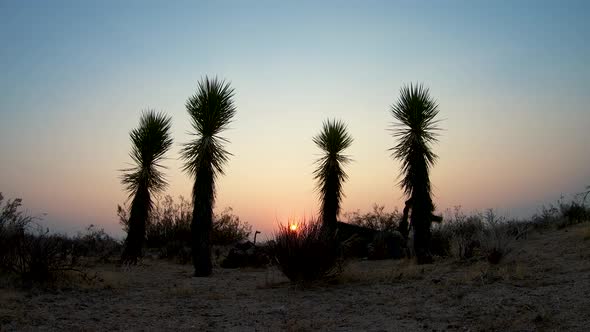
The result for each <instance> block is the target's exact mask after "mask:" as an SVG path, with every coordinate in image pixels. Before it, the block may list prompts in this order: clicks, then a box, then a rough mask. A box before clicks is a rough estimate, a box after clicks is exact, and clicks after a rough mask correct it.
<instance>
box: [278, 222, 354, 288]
mask: <svg viewBox="0 0 590 332" xmlns="http://www.w3.org/2000/svg"><path fill="white" fill-rule="evenodd" d="M269 246H270V252H271V256H272V257H273V259H274V262H275V263H276V264H277V267H278V269H279V270H281V272H283V273H284V274H285V276H286V277H287V278H289V280H291V281H292V282H309V281H315V280H320V279H324V278H328V277H334V276H337V275H338V274H340V273H341V272H342V268H343V264H344V260H343V258H342V257H343V255H342V246H341V244H340V242H339V241H338V240H337V237H336V234H335V233H334V232H331V231H329V230H327V229H325V228H324V227H322V224H321V223H320V222H319V221H311V222H309V223H307V222H305V221H304V222H302V223H300V224H298V225H297V226H296V229H295V228H294V227H293V228H292V225H288V226H279V230H278V232H277V233H276V234H275V238H274V240H273V241H272V243H271V244H269Z"/></svg>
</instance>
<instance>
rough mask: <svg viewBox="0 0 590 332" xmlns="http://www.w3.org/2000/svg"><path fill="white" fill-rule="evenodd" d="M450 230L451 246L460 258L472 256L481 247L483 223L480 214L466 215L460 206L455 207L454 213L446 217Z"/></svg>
mask: <svg viewBox="0 0 590 332" xmlns="http://www.w3.org/2000/svg"><path fill="white" fill-rule="evenodd" d="M446 220H447V224H446V227H448V231H449V232H451V234H452V236H451V247H452V248H453V250H454V254H455V255H456V256H457V257H458V258H459V259H469V258H472V257H473V256H474V255H475V254H476V252H477V251H478V250H479V249H480V247H481V243H480V238H481V232H482V230H483V223H482V220H481V217H480V216H478V215H473V216H466V215H465V214H463V212H462V211H461V207H460V206H456V207H455V208H454V211H453V214H452V215H451V216H450V217H447V218H446Z"/></svg>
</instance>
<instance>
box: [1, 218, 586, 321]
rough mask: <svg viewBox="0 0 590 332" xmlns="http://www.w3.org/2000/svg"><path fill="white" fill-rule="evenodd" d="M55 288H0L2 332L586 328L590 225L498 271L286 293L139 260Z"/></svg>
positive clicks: (429, 269) (353, 278) (279, 280)
mask: <svg viewBox="0 0 590 332" xmlns="http://www.w3.org/2000/svg"><path fill="white" fill-rule="evenodd" d="M91 271H92V273H93V274H95V275H96V279H95V280H94V281H92V282H90V283H84V282H81V281H79V282H75V283H74V284H70V285H66V286H61V287H58V288H53V289H40V288H33V289H29V290H22V289H16V288H14V287H8V286H3V288H2V289H1V295H0V324H1V328H0V330H2V331H11V330H36V331H38V330H41V331H42V330H60V331H64V330H68V331H114V330H132V331H159V330H175V331H183V330H195V331H312V330H313V331H588V330H589V329H590V224H589V223H585V224H580V225H576V226H572V227H568V228H566V229H562V230H551V231H544V232H543V233H540V232H538V231H534V232H533V233H531V234H530V235H529V236H528V238H527V239H523V240H519V242H517V243H515V248H514V250H513V252H512V253H511V254H510V255H509V256H507V257H506V259H505V260H504V261H503V262H502V263H501V264H499V265H495V266H491V265H489V264H488V263H487V262H485V261H477V262H459V261H457V260H455V259H444V260H443V259H441V260H438V261H437V262H436V263H435V264H432V265H425V266H416V265H415V264H414V263H413V262H412V261H410V260H398V261H392V260H386V261H362V260H359V261H353V262H351V263H350V264H349V265H348V267H347V268H346V270H345V272H344V273H343V274H342V276H340V277H339V278H338V279H337V280H334V281H332V282H323V283H317V284H313V285H308V286H305V287H303V286H296V285H291V284H290V283H289V282H288V281H287V280H286V279H285V278H284V277H283V276H282V275H281V273H280V272H278V271H277V270H276V269H274V268H269V269H235V270H230V269H215V271H214V275H213V276H212V277H210V278H193V277H191V266H190V265H184V266H183V265H178V264H174V263H171V262H166V261H162V260H145V261H144V263H143V264H142V265H141V266H136V267H132V268H126V267H121V266H116V265H100V266H96V267H94V268H93V269H92V270H91Z"/></svg>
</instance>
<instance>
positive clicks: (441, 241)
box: [430, 224, 453, 257]
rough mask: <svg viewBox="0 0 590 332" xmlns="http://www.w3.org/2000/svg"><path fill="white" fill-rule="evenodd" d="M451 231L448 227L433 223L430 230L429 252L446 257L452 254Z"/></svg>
mask: <svg viewBox="0 0 590 332" xmlns="http://www.w3.org/2000/svg"><path fill="white" fill-rule="evenodd" d="M452 241H453V233H452V232H451V230H450V229H449V227H446V226H443V225H440V224H434V225H433V226H432V230H431V239H430V253H432V255H434V256H440V257H447V256H450V255H451V254H452V251H451V243H452Z"/></svg>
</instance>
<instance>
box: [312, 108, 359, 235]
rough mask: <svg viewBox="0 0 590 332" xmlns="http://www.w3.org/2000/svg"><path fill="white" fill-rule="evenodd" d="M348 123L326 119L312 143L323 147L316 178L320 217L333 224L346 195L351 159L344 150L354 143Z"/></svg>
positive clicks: (329, 224) (327, 223) (315, 174)
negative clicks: (346, 182) (345, 168)
mask: <svg viewBox="0 0 590 332" xmlns="http://www.w3.org/2000/svg"><path fill="white" fill-rule="evenodd" d="M352 141H353V139H352V137H351V136H350V135H349V134H348V132H347V129H346V125H345V124H344V122H342V121H339V120H327V121H325V122H324V124H323V127H322V131H321V132H320V133H319V134H318V135H317V136H315V137H314V138H313V142H314V143H315V144H316V145H317V146H318V147H319V148H320V149H322V154H323V155H322V156H321V157H320V158H319V159H318V160H317V161H316V164H317V168H316V170H315V171H314V173H313V174H314V179H315V180H317V191H318V193H319V195H320V200H321V210H320V217H321V220H322V223H323V225H325V226H329V227H332V228H333V227H334V226H335V225H336V222H337V218H338V214H339V213H340V204H341V202H342V197H343V196H344V193H343V190H342V184H343V183H344V181H346V179H347V178H348V176H347V175H346V172H344V165H345V164H347V163H349V162H350V161H351V159H350V157H349V156H347V155H345V154H343V153H342V152H343V151H344V150H345V149H346V148H348V147H349V146H350V145H351V144H352Z"/></svg>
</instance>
